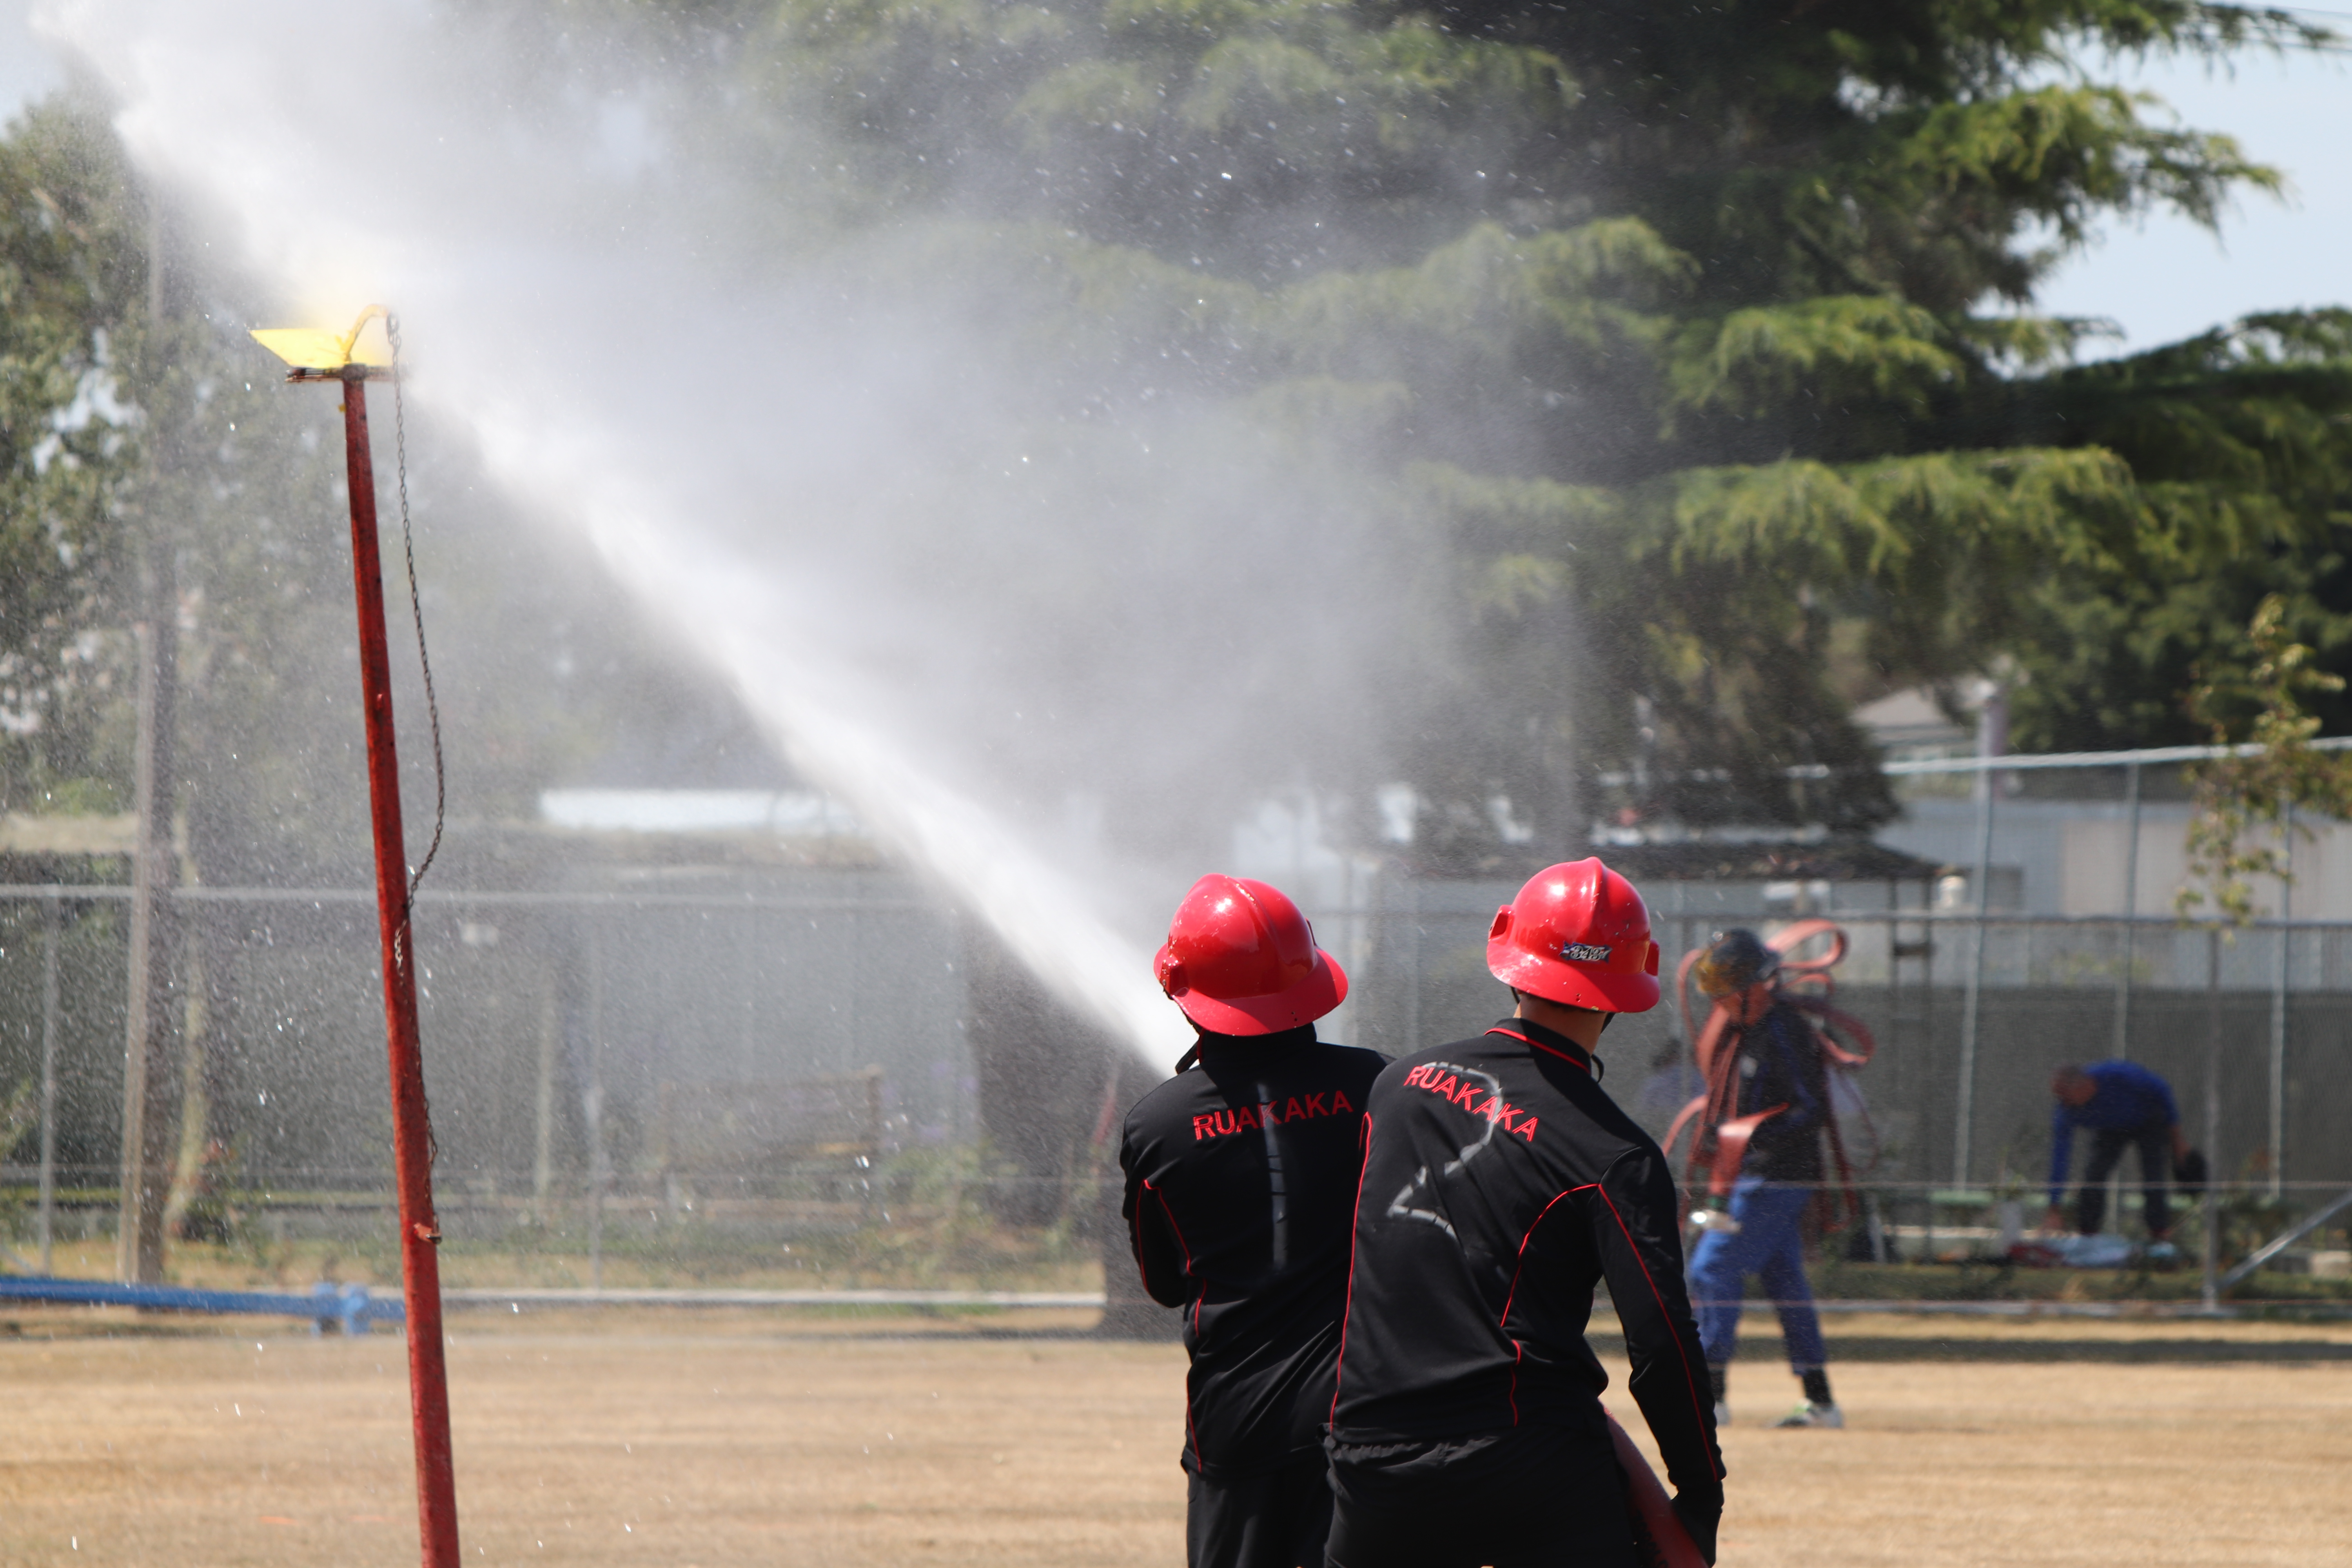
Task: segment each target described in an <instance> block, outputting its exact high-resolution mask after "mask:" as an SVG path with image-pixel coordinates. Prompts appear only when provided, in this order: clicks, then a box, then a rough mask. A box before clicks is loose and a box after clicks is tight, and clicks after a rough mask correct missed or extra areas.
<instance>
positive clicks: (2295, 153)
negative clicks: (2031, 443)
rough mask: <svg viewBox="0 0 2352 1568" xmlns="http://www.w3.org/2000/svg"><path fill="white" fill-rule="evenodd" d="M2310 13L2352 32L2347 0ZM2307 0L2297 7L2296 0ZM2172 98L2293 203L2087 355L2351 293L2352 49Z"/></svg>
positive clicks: (2259, 201) (2138, 281)
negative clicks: (2266, 171)
mask: <svg viewBox="0 0 2352 1568" xmlns="http://www.w3.org/2000/svg"><path fill="white" fill-rule="evenodd" d="M2337 3H2338V4H2339V5H2342V6H2343V9H2341V10H2334V9H2314V10H2308V11H2305V13H2304V14H2305V15H2307V16H2310V17H2311V18H2312V19H2313V20H2314V21H2317V22H2321V23H2326V24H2332V25H2334V26H2336V28H2337V29H2338V30H2339V31H2341V32H2344V33H2346V34H2347V35H2352V0H2337ZM2298 9H2300V8H2298ZM30 10H31V4H30V0H0V112H5V113H7V114H13V113H15V112H16V109H17V108H18V107H19V106H20V105H21V104H23V103H24V101H25V100H26V99H27V98H29V97H32V96H36V95H37V94H39V93H42V92H45V91H47V90H48V89H52V88H54V87H56V86H58V83H59V82H60V81H61V80H62V79H63V72H62V71H61V70H60V69H59V68H58V64H57V62H56V61H55V60H53V59H51V58H49V57H48V55H47V52H46V50H45V49H44V47H42V45H41V44H40V42H39V41H38V40H37V39H36V38H35V37H33V36H32V34H31V32H30V30H29V28H28V27H27V25H26V15H27V13H28V12H29V11H30ZM2120 79H2121V80H2122V81H2123V83H2124V84H2125V85H2126V86H2128V87H2131V88H2133V89H2137V90H2140V91H2146V92H2152V93H2154V94H2155V95H2157V96H2158V98H2161V99H2163V100H2165V101H2166V102H2167V103H2168V104H2170V105H2171V106H2172V108H2173V110H2175V111H2177V112H2178V114H2179V118H2180V121H2181V123H2183V124H2186V125H2190V126H2194V127H2196V128H2197V129H2199V130H2203V131H2222V132H2229V133H2230V134H2231V135H2233V136H2235V137H2237V138H2238V140H2239V142H2241V143H2242V145H2243V146H2244V147H2245V149H2246V151H2247V152H2248V153H2250V154H2252V156H2253V157H2254V158H2256V159H2257V160H2259V161H2261V162H2263V163H2270V164H2273V165H2274V166H2276V167H2278V168H2280V169H2282V170H2284V171H2285V173H2286V175H2287V178H2288V180H2289V182H2290V190H2289V193H2288V195H2287V197H2286V199H2285V200H2284V201H2274V200H2272V199H2271V198H2269V197H2266V196H2260V195H2251V196H2247V197H2244V198H2242V199H2241V200H2240V201H2239V203H2238V204H2237V206H2236V208H2235V210H2234V211H2232V212H2231V213H2230V214H2229V215H2228V216H2227V217H2226V219H2225V221H2224V223H2223V226H2222V231H2221V236H2220V237H2218V238H2217V237H2214V236H2213V235H2211V234H2210V233H2208V232H2207V231H2205V230H2203V229H2200V228H2199V227H2197V226H2195V225H2193V224H2190V223H2188V222H2186V221H2184V220H2182V219H2179V218H2177V217H2171V216H2152V217H2149V218H2147V220H2146V221H2145V222H2141V223H2132V222H2122V223H2116V224H2111V225H2110V226H2109V227H2108V229H2107V231H2106V233H2105V235H2104V237H2102V238H2101V239H2100V240H2099V242H2098V243H2096V244H2095V245H2094V246H2093V247H2091V248H2090V249H2089V250H2088V251H2087V252H2085V253H2084V254H2083V255H2081V256H2077V257H2074V258H2071V259H2070V260H2068V261H2067V262H2066V263H2065V264H2064V266H2063V267H2062V268H2060V269H2059V271H2058V272H2057V273H2056V275H2055V276H2054V277H2053V278H2052V279H2050V281H2049V283H2048V284H2047V285H2046V287H2045V288H2044V289H2043V291H2042V298H2041V300H2040V301H2039V303H2040V307H2041V308H2042V310H2047V311H2050V312H2052V313H2053V314H2057V315H2065V316H2100V317H2105V318H2107V319H2109V320H2111V321H2115V322H2116V324H2117V325H2118V326H2119V327H2120V328H2122V330H2123V334H2124V335H2123V337H2122V338H2121V339H2120V340H2118V341H2112V342H2104V343H2099V344H2095V345H2093V346H2092V347H2091V348H2089V349H2088V350H2087V351H2086V352H2087V353H2089V354H2090V355H2091V356H2092V357H2098V356H2100V355H2104V354H2109V353H2120V352H2123V351H2125V350H2127V349H2135V348H2145V347H2148V346H2150V345H2152V344H2156V343H2161V342H2171V341H2173V340H2174V339H2177V338H2183V337H2188V336H2189V335H2190V334H2192V333H2195V332H2199V331H2203V330H2204V329H2206V328H2207V327H2210V326H2212V325H2215V324H2216V323H2218V322H2221V321H2231V320H2234V319H2235V318H2236V317H2238V316H2241V315H2243V314H2245V313H2246V312H2248V311H2251V310H2277V309H2284V308H2287V307H2292V306H2297V305H2352V53H2347V54H2344V55H2338V56H2336V57H2333V58H2312V57H2309V56H2299V57H2294V58H2289V59H2286V60H2279V59H2275V58H2270V57H2268V56H2255V55H2250V56H2247V57H2245V58H2243V59H2242V60H2241V61H2240V62H2239V63H2238V66H2237V68H2236V69H2235V70H2234V72H2231V73H2229V74H2224V75H2218V76H2217V75H2210V74H2209V73H2208V72H2207V71H2206V70H2205V69H2204V68H2202V67H2200V66H2193V65H2178V64H2158V65H2156V66H2153V67H2150V68H2146V69H2137V68H2126V69H2125V70H2124V71H2123V73H2122V76H2121V78H2120Z"/></svg>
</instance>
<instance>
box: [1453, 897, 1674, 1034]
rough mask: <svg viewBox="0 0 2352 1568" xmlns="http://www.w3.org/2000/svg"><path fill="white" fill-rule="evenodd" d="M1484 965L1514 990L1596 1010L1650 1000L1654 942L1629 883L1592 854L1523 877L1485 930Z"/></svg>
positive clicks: (1644, 1005)
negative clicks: (1515, 894)
mask: <svg viewBox="0 0 2352 1568" xmlns="http://www.w3.org/2000/svg"><path fill="white" fill-rule="evenodd" d="M1486 967H1487V968H1488V969H1490V970H1492V971H1493V972H1494V975H1495V978H1496V979H1497V980H1499V981H1501V982H1502V983H1503V984H1506V985H1508V986H1510V987H1511V988H1512V989H1513V990H1515V991H1524V992H1526V993H1527V994H1528V995H1530V996H1540V997H1542V998H1543V999H1544V1000H1546V1001H1547V1002H1558V1003H1560V1004H1562V1005H1566V1006H1570V1007H1590V1008H1591V1009H1592V1010H1593V1011H1595V1012H1599V1013H1646V1012H1648V1011H1649V1010H1650V1009H1651V1008H1653V1007H1654V1006H1656V1005H1658V944H1657V943H1656V942H1652V941H1651V940H1650V910H1649V908H1648V906H1647V905H1645V904H1643V902H1642V895H1641V894H1639V893H1637V892H1635V891H1634V890H1633V883H1631V882H1629V881H1627V880H1626V879H1624V878H1622V877H1621V876H1619V875H1618V874H1617V873H1616V872H1614V871H1612V870H1611V869H1610V868H1608V867H1606V866H1603V865H1602V864H1601V862H1600V861H1599V860H1597V859H1592V860H1568V861H1563V862H1562V863H1560V864H1559V865H1557V866H1550V867H1547V868H1544V869H1543V870H1541V871H1538V872H1537V873H1536V874H1535V875H1534V876H1533V877H1531V878H1529V879H1528V885H1527V886H1526V887H1524V888H1521V889H1519V894H1518V897H1517V898H1515V899H1513V900H1511V901H1510V902H1509V903H1507V904H1505V905H1504V906H1503V907H1502V908H1501V909H1499V910H1496V911H1495V923H1494V924H1493V925H1491V926H1488V927H1487V928H1486Z"/></svg>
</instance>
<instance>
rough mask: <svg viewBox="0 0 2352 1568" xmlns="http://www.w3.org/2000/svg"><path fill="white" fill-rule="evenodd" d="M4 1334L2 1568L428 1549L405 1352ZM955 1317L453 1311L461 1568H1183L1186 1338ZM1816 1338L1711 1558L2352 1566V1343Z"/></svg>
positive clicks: (1756, 1391)
mask: <svg viewBox="0 0 2352 1568" xmlns="http://www.w3.org/2000/svg"><path fill="white" fill-rule="evenodd" d="M13 1316H14V1317H15V1319H16V1328H17V1330H18V1331H19V1334H20V1337H14V1338H9V1339H6V1340H0V1386H5V1389H6V1391H7V1399H6V1406H5V1411H6V1415H5V1421H0V1564H6V1565H7V1568H17V1565H20V1564H21V1565H30V1564H41V1565H44V1568H47V1565H51V1564H55V1565H60V1568H62V1565H65V1564H72V1565H74V1568H83V1565H89V1568H97V1565H99V1564H132V1563H135V1564H147V1565H153V1568H214V1565H226V1564H238V1563H269V1564H280V1563H283V1564H301V1565H304V1568H314V1565H316V1568H323V1565H327V1564H354V1565H360V1564H379V1563H380V1564H394V1563H414V1562H415V1552H416V1548H415V1527H414V1521H413V1515H412V1507H413V1505H412V1503H411V1501H410V1494H409V1490H408V1487H409V1473H408V1458H407V1443H408V1432H407V1411H406V1384H405V1379H404V1361H403V1357H402V1348H401V1344H400V1342H399V1341H398V1340H397V1339H396V1338H394V1337H393V1336H391V1335H384V1334H379V1335H376V1336H373V1337H371V1338H367V1339H363V1340H356V1341H354V1340H343V1339H339V1338H326V1339H314V1338H312V1337H311V1336H310V1334H309V1333H308V1332H307V1331H294V1330H289V1329H288V1328H287V1327H285V1326H284V1325H279V1324H275V1323H270V1324H268V1325H267V1326H260V1325H258V1324H248V1326H247V1328H246V1331H244V1332H243V1333H239V1332H237V1328H236V1325H235V1324H228V1325H210V1324H198V1325H167V1326H166V1327H164V1328H163V1329H156V1328H153V1327H151V1326H148V1325H137V1324H133V1323H131V1321H130V1320H128V1319H125V1318H108V1317H105V1316H102V1315H94V1314H89V1313H78V1312H68V1311H63V1310H57V1311H29V1310H27V1311H19V1312H16V1313H14V1314H13ZM1033 1326H1046V1327H1050V1326H1052V1325H1051V1324H1050V1323H1045V1324H1036V1323H1034V1320H1033ZM951 1327H952V1325H951V1324H941V1323H938V1322H926V1321H921V1320H905V1321H881V1322H877V1321H873V1320H863V1321H858V1320H851V1321H839V1320H833V1321H828V1320H822V1319H814V1318H813V1316H812V1315H809V1314H803V1315H801V1316H799V1317H797V1318H787V1317H782V1316H778V1315H773V1314H771V1315H766V1316H754V1315H751V1314H740V1315H738V1314H723V1315H722V1314H718V1313H709V1314H704V1313H688V1312H671V1313H667V1314H655V1313H644V1312H627V1313H625V1312H620V1311H613V1312H608V1313H604V1314H594V1315H591V1314H572V1315H566V1316H562V1317H548V1316H542V1317H538V1318H528V1317H511V1316H496V1317H494V1316H490V1315H488V1314H485V1315H481V1316H477V1317H464V1318H459V1319H457V1320H454V1335H453V1345H452V1349H451V1356H450V1364H451V1372H452V1378H453V1384H454V1399H455V1404H456V1409H457V1464H458V1487H459V1497H460V1502H461V1506H462V1508H463V1510H464V1516H465V1519H464V1535H465V1542H466V1557H467V1560H468V1561H469V1562H478V1563H483V1564H485V1565H486V1568H487V1565H488V1564H506V1563H531V1564H556V1563H565V1564H573V1563H577V1564H622V1563H632V1564H646V1565H648V1568H652V1565H660V1568H682V1565H687V1564H701V1565H704V1568H720V1565H722V1564H724V1565H729V1568H732V1565H735V1564H744V1563H783V1564H811V1565H816V1564H824V1565H832V1564H841V1565H848V1564H875V1565H877V1568H879V1565H882V1564H893V1565H896V1564H906V1563H975V1564H1013V1563H1022V1564H1106V1565H1117V1564H1139V1565H1140V1564H1152V1565H1155V1568H1168V1565H1171V1564H1174V1563H1180V1562H1181V1556H1182V1505H1183V1487H1182V1478H1181V1475H1180V1473H1179V1472H1178V1470H1177V1468H1176V1465H1175V1452H1176V1445H1177V1441H1178V1432H1179V1428H1180V1426H1181V1419H1182V1397H1181V1371H1182V1353H1181V1351H1180V1350H1178V1349H1176V1348H1175V1347H1173V1346H1158V1345H1118V1344H1101V1343H1095V1342H1087V1341H1083V1340H1074V1339H1051V1338H1039V1339H975V1338H968V1337H961V1336H959V1335H957V1334H955V1333H952V1332H949V1331H946V1330H948V1329H950V1328H951ZM1834 1331H1838V1332H1841V1333H1843V1335H1844V1336H1845V1337H1846V1338H1847V1340H1848V1341H1849V1342H1851V1343H1852V1344H1853V1346H1854V1347H1855V1348H1856V1351H1857V1352H1858V1358H1857V1359H1850V1360H1848V1361H1847V1362H1845V1363H1843V1364H1842V1365H1841V1366H1840V1367H1839V1368H1838V1369H1837V1378H1838V1387H1839V1394H1840V1396H1841V1398H1842V1400H1843V1403H1844V1404H1845V1405H1847V1407H1848V1409H1849V1410H1850V1412H1851V1414H1852V1419H1853V1426H1851V1427H1850V1428H1849V1429H1848V1430H1846V1431H1844V1432H1842V1433H1838V1432H1775V1431H1771V1430H1768V1429H1766V1428H1765V1426H1763V1423H1764V1421H1765V1420H1766V1418H1767V1417H1769V1415H1774V1414H1777V1413H1778V1411H1779V1410H1780V1408H1782V1407H1783V1405H1784V1404H1785V1402H1786V1400H1787V1399H1788V1398H1789V1397H1790V1394H1792V1392H1793V1390H1792V1387H1791V1385H1790V1383H1789V1380H1788V1378H1787V1376H1786V1373H1785V1372H1783V1371H1780V1370H1778V1369H1776V1368H1774V1367H1773V1366H1772V1365H1771V1364H1770V1363H1769V1361H1766V1360H1761V1359H1758V1360H1751V1361H1749V1362H1748V1363H1747V1364H1746V1365H1744V1366H1743V1367H1742V1368H1741V1370H1740V1373H1739V1375H1738V1378H1737V1380H1736V1381H1735V1384H1734V1388H1733V1393H1734V1399H1735V1405H1736V1406H1737V1408H1738V1413H1739V1415H1740V1417H1741V1419H1740V1422H1739V1423H1738V1425H1736V1426H1734V1427H1733V1428H1732V1429H1731V1431H1730V1432H1729V1433H1727V1438H1726V1448H1727V1457H1728V1459H1729V1463H1730V1466H1731V1469H1732V1481H1731V1509H1730V1513H1729V1515H1728V1517H1727V1520H1726V1523H1725V1532H1724V1550H1723V1562H1724V1563H1725V1564H1726V1565H1727V1568H1738V1565H1748V1564H1754V1565H1757V1568H1768V1565H1770V1568H1778V1565H1781V1564H1789V1565H1795V1564H1800V1563H1801V1564H1804V1565H1805V1568H1825V1565H1832V1564H1834V1565H1844V1564H1853V1565H1855V1568H1862V1565H1866V1564H1882V1563H1884V1564H1897V1563H1901V1564H1924V1563H1933V1564H1938V1565H1946V1564H1949V1565H1969V1564H1986V1565H1998V1568H2019V1565H2021V1564H2042V1563H2053V1564H2071V1563H2083V1564H2091V1563H2098V1564H2118V1563H2130V1564H2133V1565H2134V1568H2149V1565H2152V1564H2172V1563H2180V1564H2189V1563H2194V1564H2200V1565H2203V1564H2267V1563H2276V1564H2289V1563H2292V1564H2295V1565H2297V1568H2306V1565H2311V1564H2321V1563H2352V1531H2347V1527H2346V1521H2347V1519H2352V1359H2346V1358H2347V1342H2352V1332H2347V1331H2346V1330H2344V1329H2342V1328H2336V1329H2332V1330H2331V1329H2324V1328H2314V1327H2308V1326H2280V1325H2265V1326H2254V1325H2248V1326H2242V1327H2241V1326H2225V1327H2219V1328H2216V1327H2209V1326H2203V1325H2199V1326H2195V1327H2184V1326H2182V1325H2178V1324H2172V1325H2164V1324H2148V1325H2140V1326H2120V1325H2115V1324H2097V1325H2083V1324H2071V1325H2059V1326H2049V1325H2004V1326H1982V1327H1968V1328H1963V1329H1960V1330H1958V1332H1964V1333H1967V1334H1969V1335H1970V1336H1972V1337H1971V1338H1970V1339H1969V1340H1968V1341H1966V1342H1949V1341H1948V1340H1946V1339H1945V1338H1944V1336H1948V1335H1950V1334H1952V1333H1954V1332H1955V1330H1954V1328H1953V1327H1952V1326H1951V1325H1950V1324H1949V1323H1922V1322H1919V1321H1893V1320H1884V1321H1877V1322H1875V1323H1863V1322H1854V1321H1849V1322H1845V1323H1841V1324H1838V1325H1835V1326H1834ZM2191 1341H2201V1342H2204V1343H2202V1344H2197V1343H2190V1342H2191ZM1752 1348H1753V1349H1754V1350H1755V1351H1758V1352H1769V1351H1770V1350H1771V1349H1773V1348H1776V1347H1774V1346H1773V1345H1772V1344H1771V1342H1770V1339H1769V1330H1768V1331H1767V1334H1766V1337H1765V1339H1764V1340H1763V1341H1761V1342H1758V1343H1757V1344H1755V1345H1754V1346H1753V1347H1752ZM1915 1349H1916V1352H1918V1353H1919V1354H1920V1355H1922V1356H1924V1357H1927V1359H1917V1360H1914V1359H1907V1357H1908V1356H1909V1354H1910V1353H1911V1352H1912V1351H1913V1350H1915ZM2076 1357H2082V1358H2095V1359H2073V1358H2076ZM1864 1358H1866V1359H1864ZM1612 1407H1614V1408H1615V1409H1616V1410H1617V1412H1618V1414H1619V1416H1620V1418H1621V1419H1623V1418H1625V1417H1627V1416H1628V1415H1631V1408H1630V1401H1627V1400H1625V1399H1623V1398H1622V1394H1618V1393H1617V1392H1616V1391H1613V1390H1612ZM1628 1424H1629V1426H1633V1427H1634V1429H1635V1430H1636V1431H1637V1432H1638V1431H1639V1423H1638V1421H1629V1423H1628Z"/></svg>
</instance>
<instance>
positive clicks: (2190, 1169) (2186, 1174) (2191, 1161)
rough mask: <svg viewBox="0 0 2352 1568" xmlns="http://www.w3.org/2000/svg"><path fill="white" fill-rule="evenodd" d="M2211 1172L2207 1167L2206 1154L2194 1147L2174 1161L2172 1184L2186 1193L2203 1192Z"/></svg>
mask: <svg viewBox="0 0 2352 1568" xmlns="http://www.w3.org/2000/svg"><path fill="white" fill-rule="evenodd" d="M2209 1174H2210V1173H2209V1172H2208V1171H2207V1170H2206V1168H2205V1156H2204V1155H2202V1154H2200V1153H2199V1152H2197V1151H2196V1150H2194V1149H2190V1150H2189V1151H2187V1152H2184V1153H2183V1154H2182V1155H2181V1156H2180V1158H2179V1159H2178V1160H2175V1161H2174V1162H2172V1184H2173V1185H2174V1186H2176V1187H2179V1189H2180V1190H2181V1191H2182V1192H2184V1193H2201V1192H2203V1191H2204V1190H2205V1179H2206V1177H2207V1176H2208V1175H2209Z"/></svg>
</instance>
